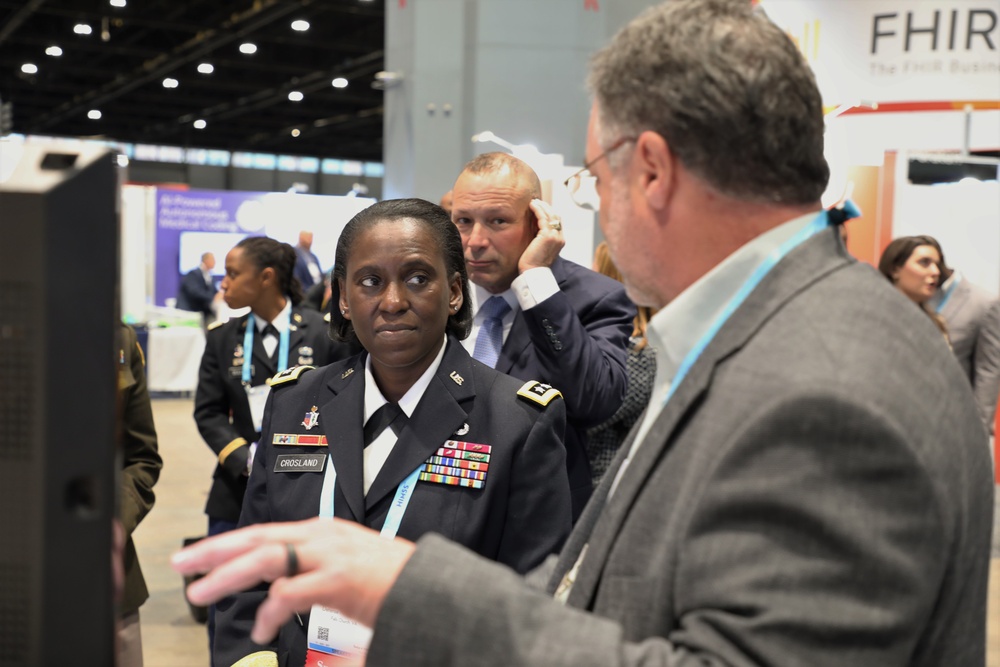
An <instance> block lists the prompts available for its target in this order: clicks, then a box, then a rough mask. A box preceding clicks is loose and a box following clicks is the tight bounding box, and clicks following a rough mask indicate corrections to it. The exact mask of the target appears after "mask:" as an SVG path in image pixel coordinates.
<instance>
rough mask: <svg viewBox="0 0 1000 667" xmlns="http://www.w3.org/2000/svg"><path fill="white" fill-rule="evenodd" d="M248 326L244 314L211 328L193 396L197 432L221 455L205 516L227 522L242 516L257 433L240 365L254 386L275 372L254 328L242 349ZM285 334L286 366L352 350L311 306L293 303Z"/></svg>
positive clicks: (318, 362)
mask: <svg viewBox="0 0 1000 667" xmlns="http://www.w3.org/2000/svg"><path fill="white" fill-rule="evenodd" d="M246 326H247V316H246V315H244V316H243V317H239V318H236V319H232V320H229V321H227V322H224V323H222V324H217V325H213V326H212V327H211V328H210V329H209V331H208V333H207V335H206V340H205V354H204V356H203V357H202V358H201V369H200V370H199V372H198V390H197V392H196V393H195V399H194V419H195V422H196V423H197V424H198V431H199V432H200V433H201V437H202V438H204V439H205V442H206V443H208V446H209V447H211V448H212V451H214V452H215V454H216V456H217V457H218V459H219V464H218V466H216V468H215V473H214V475H213V478H214V482H213V483H212V489H211V491H210V492H209V494H208V503H207V504H206V505H205V514H207V515H209V516H210V517H213V518H216V519H225V520H227V521H236V520H238V519H239V517H240V506H241V505H242V504H243V493H244V491H245V490H246V486H247V476H246V467H247V458H248V457H249V455H250V448H249V446H248V445H249V444H250V443H251V442H256V441H257V437H258V433H257V431H256V430H255V429H254V427H253V417H252V416H251V414H250V403H249V401H248V400H247V395H246V390H245V389H244V388H243V381H242V378H243V364H247V363H248V364H251V375H250V385H251V386H254V387H256V386H258V385H262V384H264V383H265V382H266V381H267V380H269V379H270V378H271V377H272V376H273V375H275V374H276V373H277V372H278V367H277V356H278V353H277V352H275V358H274V359H270V358H268V356H267V352H265V350H264V346H263V344H262V343H261V336H260V335H259V334H258V332H256V331H255V332H254V337H253V350H244V349H243V337H244V334H245V333H246ZM288 334H289V338H288V366H289V368H291V367H293V366H300V365H303V364H308V365H322V364H328V363H330V362H332V361H334V360H336V359H341V358H343V357H346V356H348V355H349V354H350V350H349V348H348V347H347V346H344V345H340V344H338V343H334V342H333V341H332V340H330V337H329V335H328V334H327V325H326V322H324V321H323V317H322V316H321V315H320V314H319V313H317V312H315V311H312V310H309V309H304V308H299V307H298V306H292V321H291V329H290V330H289V332H288Z"/></svg>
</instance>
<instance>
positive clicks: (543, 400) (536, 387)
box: [517, 380, 562, 405]
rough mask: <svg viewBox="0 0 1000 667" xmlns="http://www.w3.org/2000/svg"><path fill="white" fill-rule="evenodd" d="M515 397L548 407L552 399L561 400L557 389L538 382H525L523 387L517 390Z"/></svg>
mask: <svg viewBox="0 0 1000 667" xmlns="http://www.w3.org/2000/svg"><path fill="white" fill-rule="evenodd" d="M517 395H518V396H520V397H521V398H526V399H528V400H529V401H532V402H534V403H538V404H539V405H548V404H549V403H551V402H552V400H553V399H555V398H562V393H561V392H560V391H559V390H558V389H555V388H554V387H553V386H552V385H550V384H543V383H541V382H539V381H538V380H531V381H530V382H525V383H524V386H523V387H521V388H520V389H518V390H517Z"/></svg>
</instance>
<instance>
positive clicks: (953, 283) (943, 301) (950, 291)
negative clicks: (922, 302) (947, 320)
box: [934, 273, 962, 315]
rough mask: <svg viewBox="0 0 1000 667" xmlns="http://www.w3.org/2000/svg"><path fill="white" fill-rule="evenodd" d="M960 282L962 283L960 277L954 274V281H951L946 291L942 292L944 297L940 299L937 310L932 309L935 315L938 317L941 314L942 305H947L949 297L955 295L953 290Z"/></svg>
mask: <svg viewBox="0 0 1000 667" xmlns="http://www.w3.org/2000/svg"><path fill="white" fill-rule="evenodd" d="M960 282H962V276H960V275H958V274H957V273H956V274H955V279H954V280H952V281H951V285H949V286H948V289H946V290H945V291H944V296H942V297H941V301H940V302H939V303H938V305H937V308H935V309H934V312H935V313H937V314H939V315H940V314H941V311H942V310H944V305H945V304H946V303H948V299H950V298H951V295H952V294H954V293H955V288H956V287H958V284H959V283H960Z"/></svg>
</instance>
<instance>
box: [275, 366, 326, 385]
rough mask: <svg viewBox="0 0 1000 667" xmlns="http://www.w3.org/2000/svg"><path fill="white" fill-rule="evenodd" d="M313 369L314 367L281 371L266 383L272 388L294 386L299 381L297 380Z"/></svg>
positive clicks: (300, 367)
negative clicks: (284, 385) (286, 385)
mask: <svg viewBox="0 0 1000 667" xmlns="http://www.w3.org/2000/svg"><path fill="white" fill-rule="evenodd" d="M315 368H316V367H315V366H296V367H294V368H289V369H288V370H285V371H281V372H280V373H278V374H277V375H275V376H274V377H273V378H271V379H270V380H268V381H267V383H268V384H269V385H271V386H272V387H278V386H281V385H283V384H294V383H295V382H298V381H299V378H300V377H302V375H303V374H304V373H306V372H307V371H311V370H313V369H315Z"/></svg>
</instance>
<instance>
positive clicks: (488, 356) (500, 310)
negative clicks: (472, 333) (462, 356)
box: [472, 296, 510, 368]
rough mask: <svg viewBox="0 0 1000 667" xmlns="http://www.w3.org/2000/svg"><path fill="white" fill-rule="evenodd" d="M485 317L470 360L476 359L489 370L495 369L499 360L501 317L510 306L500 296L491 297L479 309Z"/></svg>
mask: <svg viewBox="0 0 1000 667" xmlns="http://www.w3.org/2000/svg"><path fill="white" fill-rule="evenodd" d="M480 311H481V312H482V313H483V314H484V315H485V316H486V317H485V319H484V320H483V326H482V328H481V329H480V330H479V335H478V336H476V347H475V349H474V350H473V351H472V358H473V359H478V360H479V361H481V362H483V363H484V364H486V365H487V366H489V367H490V368H496V366H497V359H499V358H500V348H502V347H503V316H504V315H506V314H507V313H508V312H509V311H510V306H509V305H508V304H507V302H506V301H505V300H504V298H503V297H502V296H491V297H490V298H488V299H487V300H486V303H484V304H483V307H482V308H480Z"/></svg>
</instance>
